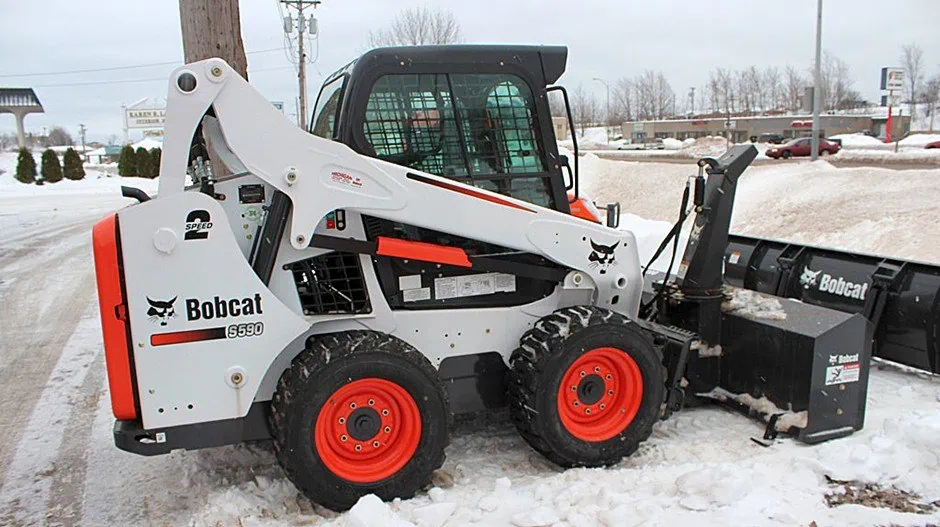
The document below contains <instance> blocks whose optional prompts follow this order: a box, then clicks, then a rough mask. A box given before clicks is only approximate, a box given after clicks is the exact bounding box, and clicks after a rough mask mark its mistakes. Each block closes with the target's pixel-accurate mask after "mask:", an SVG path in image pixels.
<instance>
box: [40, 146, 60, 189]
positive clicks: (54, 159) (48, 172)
mask: <svg viewBox="0 0 940 527" xmlns="http://www.w3.org/2000/svg"><path fill="white" fill-rule="evenodd" d="M39 173H40V174H42V180H43V182H44V183H58V182H59V181H62V165H61V164H60V163H59V156H57V155H56V153H55V152H53V151H52V149H51V148H47V149H46V151H45V152H43V153H42V168H40V169H39Z"/></svg>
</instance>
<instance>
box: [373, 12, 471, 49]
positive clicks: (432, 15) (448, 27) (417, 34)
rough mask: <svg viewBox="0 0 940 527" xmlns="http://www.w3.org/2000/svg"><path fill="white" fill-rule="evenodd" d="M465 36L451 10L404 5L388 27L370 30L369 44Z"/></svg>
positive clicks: (427, 41) (446, 40) (457, 39)
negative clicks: (407, 6) (405, 6)
mask: <svg viewBox="0 0 940 527" xmlns="http://www.w3.org/2000/svg"><path fill="white" fill-rule="evenodd" d="M462 40H463V34H462V32H461V30H460V23H458V22H457V17H455V16H454V13H452V12H451V11H445V10H442V9H431V8H429V7H427V6H423V7H411V8H408V9H404V10H402V11H400V12H399V13H398V15H396V16H395V19H394V20H392V23H391V25H389V26H388V27H387V28H384V29H379V30H377V31H370V32H369V46H370V47H373V48H377V47H382V46H422V45H433V44H453V43H455V42H460V41H462Z"/></svg>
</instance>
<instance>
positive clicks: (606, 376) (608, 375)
mask: <svg viewBox="0 0 940 527" xmlns="http://www.w3.org/2000/svg"><path fill="white" fill-rule="evenodd" d="M604 378H605V379H607V380H608V381H609V380H611V379H613V377H612V376H611V375H610V374H609V373H608V374H607V375H605V376H604Z"/></svg>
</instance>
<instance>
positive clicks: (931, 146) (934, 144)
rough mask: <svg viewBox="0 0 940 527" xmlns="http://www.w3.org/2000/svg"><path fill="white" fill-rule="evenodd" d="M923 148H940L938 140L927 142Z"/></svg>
mask: <svg viewBox="0 0 940 527" xmlns="http://www.w3.org/2000/svg"><path fill="white" fill-rule="evenodd" d="M924 148H940V141H934V142H932V143H927V145H926V146H924Z"/></svg>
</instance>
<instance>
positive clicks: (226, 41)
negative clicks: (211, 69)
mask: <svg viewBox="0 0 940 527" xmlns="http://www.w3.org/2000/svg"><path fill="white" fill-rule="evenodd" d="M180 26H181V28H182V30H183V56H184V59H185V60H186V62H195V61H197V60H203V59H208V58H211V57H220V58H222V59H225V61H226V62H228V63H229V65H230V66H232V68H234V69H235V71H237V72H238V73H240V74H241V76H242V77H244V78H246V79H247V78H248V58H247V57H246V56H245V44H244V43H243V42H242V29H241V21H240V19H239V15H238V0H180Z"/></svg>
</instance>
